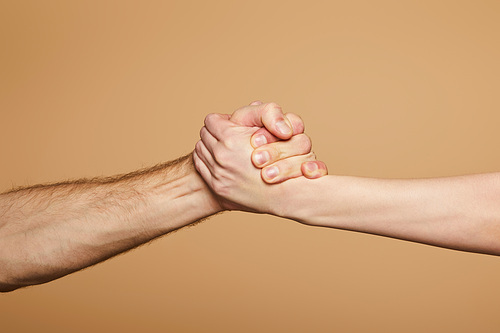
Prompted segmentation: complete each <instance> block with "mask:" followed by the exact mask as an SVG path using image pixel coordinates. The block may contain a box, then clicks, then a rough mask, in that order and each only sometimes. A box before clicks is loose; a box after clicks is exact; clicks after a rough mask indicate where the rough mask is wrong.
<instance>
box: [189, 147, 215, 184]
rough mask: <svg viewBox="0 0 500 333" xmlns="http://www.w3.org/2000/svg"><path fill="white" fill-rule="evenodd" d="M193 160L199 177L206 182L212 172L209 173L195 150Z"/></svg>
mask: <svg viewBox="0 0 500 333" xmlns="http://www.w3.org/2000/svg"><path fill="white" fill-rule="evenodd" d="M193 162H194V167H195V169H196V171H198V173H199V174H200V176H201V178H203V179H204V180H205V182H207V183H208V182H209V180H210V179H212V173H210V170H209V169H208V167H207V165H206V164H205V163H204V162H203V161H202V160H201V159H200V157H199V156H198V153H196V151H193Z"/></svg>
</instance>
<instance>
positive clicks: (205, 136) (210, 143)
mask: <svg viewBox="0 0 500 333" xmlns="http://www.w3.org/2000/svg"><path fill="white" fill-rule="evenodd" d="M200 138H201V141H203V144H204V145H205V147H206V148H207V149H208V151H209V152H210V154H211V155H213V154H214V150H213V147H214V146H215V145H216V144H217V142H218V141H217V139H216V138H214V136H213V135H212V134H210V132H209V131H208V130H207V128H206V127H205V126H203V127H202V128H201V130H200Z"/></svg>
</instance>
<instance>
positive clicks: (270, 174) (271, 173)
mask: <svg viewBox="0 0 500 333" xmlns="http://www.w3.org/2000/svg"><path fill="white" fill-rule="evenodd" d="M264 174H265V175H266V177H267V178H268V179H273V178H275V177H276V176H278V174H279V170H278V167H275V166H272V167H269V168H266V169H265V170H264Z"/></svg>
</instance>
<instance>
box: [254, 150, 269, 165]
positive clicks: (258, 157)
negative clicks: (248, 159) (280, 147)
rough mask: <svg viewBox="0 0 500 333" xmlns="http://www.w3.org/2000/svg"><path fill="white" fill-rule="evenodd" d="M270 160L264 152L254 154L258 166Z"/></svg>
mask: <svg viewBox="0 0 500 333" xmlns="http://www.w3.org/2000/svg"><path fill="white" fill-rule="evenodd" d="M270 159H271V156H270V155H269V153H268V152H267V151H265V150H264V151H259V152H258V153H256V154H255V161H256V162H257V164H259V165H263V164H264V163H266V162H267V161H269V160H270Z"/></svg>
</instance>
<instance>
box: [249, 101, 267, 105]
mask: <svg viewBox="0 0 500 333" xmlns="http://www.w3.org/2000/svg"><path fill="white" fill-rule="evenodd" d="M261 104H264V103H263V102H261V101H255V102H252V103H250V105H261Z"/></svg>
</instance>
